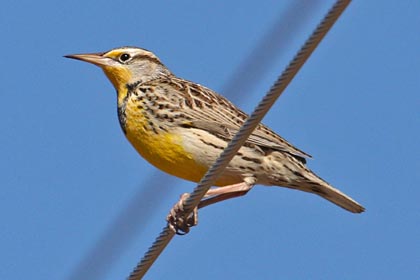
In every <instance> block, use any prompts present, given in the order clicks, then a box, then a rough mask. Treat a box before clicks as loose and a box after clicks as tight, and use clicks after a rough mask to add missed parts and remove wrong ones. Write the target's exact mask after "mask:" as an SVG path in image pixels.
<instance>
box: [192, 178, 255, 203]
mask: <svg viewBox="0 0 420 280" xmlns="http://www.w3.org/2000/svg"><path fill="white" fill-rule="evenodd" d="M253 186H254V185H253V184H249V183H246V182H242V183H239V184H234V185H230V186H226V187H220V188H216V189H210V190H209V191H208V192H207V193H206V195H205V197H209V198H206V199H203V200H201V201H200V204H198V208H199V209H200V208H203V207H206V206H209V205H211V204H215V203H217V202H220V201H224V200H228V199H231V198H235V197H239V196H243V195H246V194H247V193H248V192H249V191H250V190H251V189H252V187H253Z"/></svg>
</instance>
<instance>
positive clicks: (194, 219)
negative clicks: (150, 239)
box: [166, 193, 198, 235]
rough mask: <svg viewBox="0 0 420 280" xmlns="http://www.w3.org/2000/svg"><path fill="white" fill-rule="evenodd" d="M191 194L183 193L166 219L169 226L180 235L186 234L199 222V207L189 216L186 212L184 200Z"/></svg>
mask: <svg viewBox="0 0 420 280" xmlns="http://www.w3.org/2000/svg"><path fill="white" fill-rule="evenodd" d="M189 196H190V194H189V193H184V194H182V195H181V197H180V199H179V201H178V202H177V203H176V204H175V205H174V207H172V209H171V211H169V214H168V216H167V217H166V221H167V222H168V225H169V227H170V228H171V229H172V230H173V231H174V232H175V233H176V234H178V235H185V234H187V233H188V232H189V231H190V227H193V226H196V225H197V224H198V209H197V208H195V209H194V210H193V212H192V213H191V214H189V215H188V217H186V216H185V213H184V207H183V205H184V202H185V200H186V199H188V197H189Z"/></svg>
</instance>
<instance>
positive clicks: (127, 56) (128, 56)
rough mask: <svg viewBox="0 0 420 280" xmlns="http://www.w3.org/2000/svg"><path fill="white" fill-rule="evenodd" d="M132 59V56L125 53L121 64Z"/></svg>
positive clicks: (121, 57) (121, 58) (121, 56)
mask: <svg viewBox="0 0 420 280" xmlns="http://www.w3.org/2000/svg"><path fill="white" fill-rule="evenodd" d="M130 58H131V56H130V55H129V54H128V53H123V54H122V55H120V61H121V62H127V60H129V59H130Z"/></svg>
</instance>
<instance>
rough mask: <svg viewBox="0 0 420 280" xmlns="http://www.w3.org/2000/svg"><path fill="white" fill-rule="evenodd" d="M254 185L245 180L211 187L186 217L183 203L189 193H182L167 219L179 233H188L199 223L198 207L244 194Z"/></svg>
mask: <svg viewBox="0 0 420 280" xmlns="http://www.w3.org/2000/svg"><path fill="white" fill-rule="evenodd" d="M253 186H254V185H250V184H248V183H245V182H243V183H239V184H234V185H230V186H226V187H219V188H214V189H210V190H208V192H207V193H206V195H205V197H208V198H206V199H203V200H202V201H200V204H199V205H198V207H197V208H196V209H194V211H193V213H191V214H190V215H189V216H188V217H184V216H185V215H184V213H183V212H184V209H183V204H184V201H185V200H186V199H187V198H188V197H189V193H184V194H182V195H181V198H180V200H179V201H178V202H177V203H176V204H175V205H174V207H173V208H172V209H171V211H170V212H169V215H168V216H167V217H166V220H167V221H168V223H169V225H170V227H171V228H172V229H173V230H174V231H175V232H176V233H177V234H180V235H183V234H186V233H188V232H189V228H190V227H192V226H195V225H197V223H198V211H197V209H198V208H203V207H206V206H209V205H211V204H215V203H217V202H220V201H224V200H227V199H231V198H235V197H239V196H243V195H245V194H247V193H248V191H249V190H250V189H252V187H253Z"/></svg>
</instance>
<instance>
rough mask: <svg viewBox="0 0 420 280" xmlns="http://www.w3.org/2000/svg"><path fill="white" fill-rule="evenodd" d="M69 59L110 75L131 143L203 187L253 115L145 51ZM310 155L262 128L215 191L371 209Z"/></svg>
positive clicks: (163, 166)
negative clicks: (327, 176)
mask: <svg viewBox="0 0 420 280" xmlns="http://www.w3.org/2000/svg"><path fill="white" fill-rule="evenodd" d="M68 57H70V58H76V59H80V60H84V61H87V62H91V63H94V64H96V65H98V66H100V67H101V68H102V69H103V70H104V72H105V74H106V75H107V76H108V78H109V79H110V80H111V82H112V83H113V85H114V87H115V88H116V90H117V93H118V115H119V120H120V124H121V127H122V129H123V131H124V133H125V135H126V137H127V138H128V140H129V141H130V142H131V143H132V145H133V146H134V147H135V148H136V150H137V151H138V152H139V153H140V154H141V155H142V156H143V157H144V158H145V159H146V160H148V161H149V162H150V163H151V164H153V165H155V166H156V167H157V168H159V169H161V170H163V171H165V172H167V173H169V174H172V175H174V176H177V177H180V178H184V179H186V180H191V181H195V182H197V181H199V180H200V179H201V177H202V176H203V175H204V173H205V171H206V170H207V169H208V168H209V166H210V165H211V164H212V163H213V162H214V161H215V160H216V158H217V157H218V156H219V154H220V153H221V151H222V150H223V148H225V147H226V145H227V142H228V141H229V140H230V139H231V138H232V137H233V135H234V134H235V132H236V131H237V130H238V129H239V127H240V126H241V125H242V124H243V122H244V121H245V119H246V117H247V115H246V114H245V113H244V112H242V111H241V110H239V109H238V108H237V107H235V106H234V105H233V104H232V103H231V102H229V101H228V100H227V99H226V98H224V97H222V96H221V95H219V94H217V93H215V92H214V91H212V90H210V89H208V88H206V87H203V86H201V85H199V84H196V83H193V82H190V81H186V80H183V79H180V78H178V77H176V76H174V75H173V74H172V73H171V72H170V71H169V70H168V69H167V68H166V67H165V66H164V65H163V64H162V63H161V62H160V60H159V59H158V58H157V57H156V56H155V55H154V54H153V53H151V52H149V51H146V50H144V49H139V48H133V47H125V48H117V49H113V50H111V51H109V52H106V53H100V54H85V55H72V56H68ZM307 157H310V156H309V155H308V154H306V153H305V152H303V151H301V150H299V149H297V148H296V147H294V146H293V145H291V144H290V143H288V142H287V141H286V140H284V139H283V138H282V137H280V136H279V135H277V134H276V133H275V132H273V131H272V130H271V129H269V128H268V127H266V126H264V125H262V124H261V125H259V127H258V128H257V129H256V130H255V131H254V132H253V134H252V135H251V136H250V138H249V139H248V140H247V142H246V143H245V145H244V146H243V147H242V148H241V149H240V150H239V152H238V154H237V156H235V157H234V159H233V160H232V162H231V163H230V164H229V166H228V168H227V169H226V170H225V171H224V173H223V174H222V176H221V177H220V178H219V179H218V180H217V184H216V185H217V186H220V187H223V186H227V185H232V184H238V183H243V182H246V183H247V184H249V185H253V184H262V185H268V186H283V187H287V188H292V189H297V190H301V191H305V192H311V193H315V194H317V195H320V196H321V197H323V198H325V199H327V200H329V201H331V202H333V203H335V204H337V205H339V206H340V207H343V208H344V209H346V210H348V211H351V212H354V213H360V212H362V211H363V210H364V208H363V207H362V206H361V205H359V204H358V203H357V202H355V201H354V200H352V199H351V198H350V197H348V196H346V195H345V194H343V193H341V192H340V191H338V190H336V189H335V188H333V187H332V186H330V185H329V184H328V183H326V182H325V181H324V180H322V179H321V178H320V177H318V176H317V175H315V174H314V173H313V172H312V171H311V170H309V169H308V168H307V167H306V165H305V164H306V158H307ZM222 189H223V188H222Z"/></svg>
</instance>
